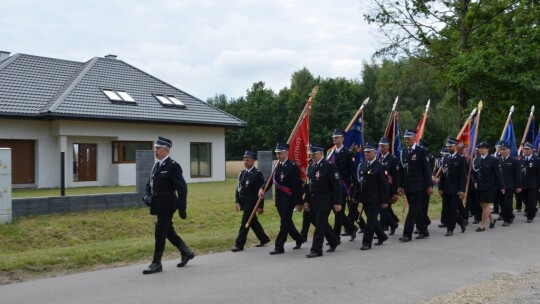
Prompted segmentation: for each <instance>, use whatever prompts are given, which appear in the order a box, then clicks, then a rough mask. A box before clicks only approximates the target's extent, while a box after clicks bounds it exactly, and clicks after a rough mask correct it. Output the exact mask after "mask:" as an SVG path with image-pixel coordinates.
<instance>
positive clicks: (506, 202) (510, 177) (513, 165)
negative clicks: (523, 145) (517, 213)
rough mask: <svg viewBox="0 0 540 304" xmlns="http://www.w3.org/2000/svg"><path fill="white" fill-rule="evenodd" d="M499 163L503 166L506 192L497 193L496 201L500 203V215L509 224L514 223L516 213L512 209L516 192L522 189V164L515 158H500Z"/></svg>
mask: <svg viewBox="0 0 540 304" xmlns="http://www.w3.org/2000/svg"><path fill="white" fill-rule="evenodd" d="M499 163H500V166H501V176H502V178H503V180H504V185H505V192H504V194H502V193H501V192H500V191H497V192H496V193H495V201H497V202H499V206H500V213H499V214H500V215H501V216H502V218H503V220H504V221H505V222H507V223H512V222H513V220H514V212H513V209H512V205H513V198H514V192H515V189H516V188H521V187H522V184H523V183H522V176H521V162H520V161H519V160H517V159H515V158H513V157H506V158H504V157H502V156H501V157H500V158H499Z"/></svg>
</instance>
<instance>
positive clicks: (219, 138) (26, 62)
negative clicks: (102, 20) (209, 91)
mask: <svg viewBox="0 0 540 304" xmlns="http://www.w3.org/2000/svg"><path fill="white" fill-rule="evenodd" d="M245 126H246V123H245V122H244V121H242V120H240V119H238V118H236V117H234V116H232V115H230V114H228V113H226V112H223V111H222V110H220V109H218V108H216V107H213V106H212V105H210V104H208V103H206V102H204V101H202V100H200V99H198V98H196V97H194V96H192V95H190V94H188V93H186V92H184V91H182V90H180V89H178V88H176V87H174V86H173V85H170V84H168V83H166V82H165V81H162V80H160V79H158V78H156V77H154V76H152V75H150V74H148V73H146V72H144V71H141V70H139V69H137V68H136V67H134V66H132V65H130V64H128V63H126V62H124V61H122V60H120V59H118V58H117V57H116V56H114V55H108V56H105V57H95V58H92V59H90V60H88V61H86V62H76V61H69V60H62V59H54V58H45V57H40V56H34V55H26V54H14V55H11V56H10V53H8V52H3V51H0V147H9V148H11V149H12V164H13V166H12V168H13V170H12V171H13V176H12V180H13V185H14V186H15V187H37V188H50V187H59V186H60V183H61V178H62V176H64V178H65V185H66V187H79V186H109V185H134V184H135V151H136V150H151V149H152V147H153V141H154V140H155V139H156V138H157V136H163V137H167V138H170V139H171V140H172V142H173V147H172V150H171V157H172V158H173V159H175V160H176V161H178V162H179V163H180V165H181V166H182V168H183V170H184V178H185V179H186V181H187V182H203V181H222V180H224V179H225V130H226V129H231V128H233V129H234V128H243V127H245ZM62 170H63V171H62ZM62 173H63V174H62Z"/></svg>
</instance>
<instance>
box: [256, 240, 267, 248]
mask: <svg viewBox="0 0 540 304" xmlns="http://www.w3.org/2000/svg"><path fill="white" fill-rule="evenodd" d="M268 243H270V240H264V241H261V242H260V243H259V244H258V245H255V247H264V245H266V244H268Z"/></svg>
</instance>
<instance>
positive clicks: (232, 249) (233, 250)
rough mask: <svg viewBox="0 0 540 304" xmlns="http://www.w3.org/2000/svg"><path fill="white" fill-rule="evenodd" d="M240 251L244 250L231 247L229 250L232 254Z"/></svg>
mask: <svg viewBox="0 0 540 304" xmlns="http://www.w3.org/2000/svg"><path fill="white" fill-rule="evenodd" d="M242 250H244V248H240V247H233V248H231V251H232V252H238V251H242Z"/></svg>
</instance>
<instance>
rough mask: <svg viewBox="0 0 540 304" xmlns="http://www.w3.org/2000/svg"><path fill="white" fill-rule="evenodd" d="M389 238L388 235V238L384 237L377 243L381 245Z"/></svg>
mask: <svg viewBox="0 0 540 304" xmlns="http://www.w3.org/2000/svg"><path fill="white" fill-rule="evenodd" d="M387 240H388V237H386V238H384V239H379V241H377V243H375V245H377V246H380V245H382V244H383V243H384V242H385V241H387Z"/></svg>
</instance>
